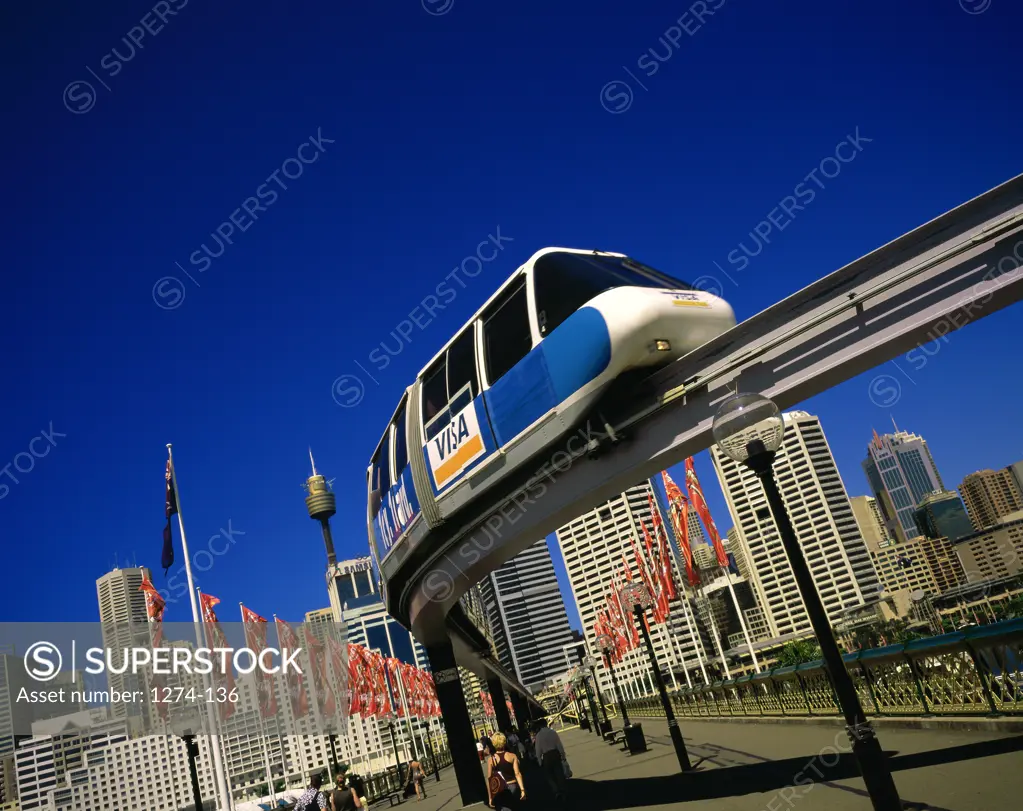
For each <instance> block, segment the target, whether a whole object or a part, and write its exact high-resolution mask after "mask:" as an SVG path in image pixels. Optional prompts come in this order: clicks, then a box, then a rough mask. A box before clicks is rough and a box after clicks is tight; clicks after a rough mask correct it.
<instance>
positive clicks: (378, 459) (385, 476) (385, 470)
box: [371, 434, 391, 518]
mask: <svg viewBox="0 0 1023 811" xmlns="http://www.w3.org/2000/svg"><path fill="white" fill-rule="evenodd" d="M388 439H389V436H388V435H387V434H385V435H384V438H383V439H382V440H381V442H380V445H379V447H377V452H376V453H375V454H374V455H373V478H372V479H371V486H372V489H373V492H374V493H375V494H376V497H375V498H374V499H373V517H374V518H376V516H377V513H378V512H380V505H381V504H383V503H384V502H383V499H384V495H385V494H386V493H387V491H388V490H389V489H390V487H391V471H390V465H389V464H388V461H389V453H388V450H389V447H388V441H387V440H388Z"/></svg>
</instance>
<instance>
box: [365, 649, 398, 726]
mask: <svg viewBox="0 0 1023 811" xmlns="http://www.w3.org/2000/svg"><path fill="white" fill-rule="evenodd" d="M368 653H369V661H370V668H369V672H370V675H371V677H372V680H373V698H374V701H373V709H374V713H373V714H374V715H378V716H380V715H388V714H390V713H391V712H392V707H391V695H390V693H389V692H388V690H387V676H386V675H385V674H384V657H383V656H381V655H380V652H379V651H375V650H374V651H369V652H368Z"/></svg>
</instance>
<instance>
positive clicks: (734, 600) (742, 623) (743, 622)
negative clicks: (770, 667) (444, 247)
mask: <svg viewBox="0 0 1023 811" xmlns="http://www.w3.org/2000/svg"><path fill="white" fill-rule="evenodd" d="M721 571H722V572H723V573H724V575H725V582H727V583H728V593H729V594H731V595H732V605H734V606H735V613H736V614H737V615H738V616H739V626H740V627H741V628H742V635H743V637H745V639H746V647H747V648H748V649H749V655H750V657H751V658H752V659H753V667H754V668H756V671H757V673H759V672H760V662H758V661H757V655H756V654H755V653H754V652H753V642H752V641H751V640H750V637H749V631H748V630H746V620H745V619H743V616H742V608H740V607H739V598H738V597H736V596H735V589H734V588H733V587H732V573H731V572H729V571H728V569H721Z"/></svg>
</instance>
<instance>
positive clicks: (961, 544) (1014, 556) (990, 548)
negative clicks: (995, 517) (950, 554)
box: [955, 518, 1023, 583]
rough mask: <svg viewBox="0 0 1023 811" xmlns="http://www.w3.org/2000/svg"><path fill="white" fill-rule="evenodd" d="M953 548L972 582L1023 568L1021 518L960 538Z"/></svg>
mask: <svg viewBox="0 0 1023 811" xmlns="http://www.w3.org/2000/svg"><path fill="white" fill-rule="evenodd" d="M955 550H956V552H957V553H958V555H959V559H960V560H961V561H962V568H963V571H964V574H965V580H968V581H969V582H971V583H974V582H977V581H980V580H991V579H994V578H999V577H1009V576H1010V575H1014V574H1019V573H1020V571H1023V518H1016V519H1010V520H1007V521H1002V522H1001V523H998V524H995V525H994V526H990V527H986V528H985V529H982V530H980V531H978V532H974V533H973V534H971V535H967V536H965V537H963V538H960V539H959V541H958V542H957V543H956V545H955Z"/></svg>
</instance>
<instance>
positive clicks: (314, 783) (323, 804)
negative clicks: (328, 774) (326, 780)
mask: <svg viewBox="0 0 1023 811" xmlns="http://www.w3.org/2000/svg"><path fill="white" fill-rule="evenodd" d="M322 785H323V775H322V774H319V773H318V774H314V775H313V776H312V779H311V780H310V781H309V788H307V789H306V790H305V791H304V792H303V793H302V796H301V797H299V798H298V802H297V803H295V811H326V809H327V798H326V797H324V796H323V792H322V791H320V786H322Z"/></svg>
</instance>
